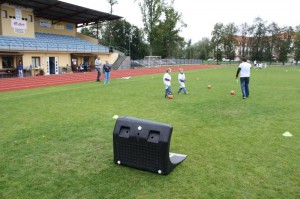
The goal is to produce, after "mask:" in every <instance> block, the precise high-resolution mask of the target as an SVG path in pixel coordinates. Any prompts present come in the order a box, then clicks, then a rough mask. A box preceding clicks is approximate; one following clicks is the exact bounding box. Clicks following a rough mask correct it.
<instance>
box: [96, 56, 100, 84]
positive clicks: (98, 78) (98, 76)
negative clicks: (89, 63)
mask: <svg viewBox="0 0 300 199" xmlns="http://www.w3.org/2000/svg"><path fill="white" fill-rule="evenodd" d="M95 68H96V70H97V79H96V81H97V82H99V81H101V78H100V77H101V62H100V56H98V57H97V59H96V60H95Z"/></svg>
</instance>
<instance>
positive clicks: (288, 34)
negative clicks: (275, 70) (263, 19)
mask: <svg viewBox="0 0 300 199" xmlns="http://www.w3.org/2000/svg"><path fill="white" fill-rule="evenodd" d="M293 32H294V30H293V28H292V27H283V28H282V34H281V35H280V36H281V37H280V40H279V42H278V61H280V62H282V65H284V63H286V62H287V60H288V54H289V53H290V52H291V51H292V46H291V44H292V36H293Z"/></svg>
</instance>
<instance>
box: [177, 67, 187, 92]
mask: <svg viewBox="0 0 300 199" xmlns="http://www.w3.org/2000/svg"><path fill="white" fill-rule="evenodd" d="M185 81H186V79H185V74H184V73H183V68H179V74H178V82H179V89H178V92H177V93H178V94H179V93H180V92H181V91H182V90H183V92H184V94H188V92H187V91H186V89H185Z"/></svg>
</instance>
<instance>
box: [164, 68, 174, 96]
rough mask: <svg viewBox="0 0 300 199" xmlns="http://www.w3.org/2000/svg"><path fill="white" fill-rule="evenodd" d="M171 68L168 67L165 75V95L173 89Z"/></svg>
mask: <svg viewBox="0 0 300 199" xmlns="http://www.w3.org/2000/svg"><path fill="white" fill-rule="evenodd" d="M170 73H171V68H168V69H167V71H166V73H165V74H164V77H163V82H164V85H165V88H166V92H165V97H167V96H168V94H170V93H172V89H171V75H170Z"/></svg>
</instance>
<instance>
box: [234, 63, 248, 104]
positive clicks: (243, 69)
mask: <svg viewBox="0 0 300 199" xmlns="http://www.w3.org/2000/svg"><path fill="white" fill-rule="evenodd" d="M242 61H243V62H242V63H240V65H239V67H238V69H237V71H236V75H235V78H236V79H237V78H238V76H239V75H240V82H241V89H242V94H243V99H246V98H247V97H249V94H250V91H249V82H250V69H251V64H249V63H248V62H247V60H246V59H245V58H243V59H242Z"/></svg>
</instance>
